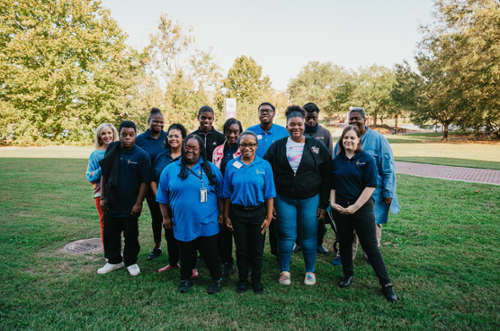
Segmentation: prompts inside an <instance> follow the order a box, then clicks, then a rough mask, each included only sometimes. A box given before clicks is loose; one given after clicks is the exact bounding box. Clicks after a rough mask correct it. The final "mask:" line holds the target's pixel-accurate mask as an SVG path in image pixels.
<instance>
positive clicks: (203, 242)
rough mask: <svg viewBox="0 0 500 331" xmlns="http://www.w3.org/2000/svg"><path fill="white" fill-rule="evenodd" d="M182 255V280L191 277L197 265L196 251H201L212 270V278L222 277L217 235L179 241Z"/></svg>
mask: <svg viewBox="0 0 500 331" xmlns="http://www.w3.org/2000/svg"><path fill="white" fill-rule="evenodd" d="M177 242H178V243H179V252H180V255H181V280H184V279H191V274H192V270H193V269H194V268H195V267H196V257H197V256H196V251H198V252H200V254H201V256H202V257H203V261H205V264H206V266H207V268H208V271H209V272H210V277H211V278H212V280H219V279H221V277H222V268H221V266H220V259H219V254H218V253H217V235H214V236H210V237H198V238H196V239H194V240H192V241H188V242H185V241H180V240H179V241H177Z"/></svg>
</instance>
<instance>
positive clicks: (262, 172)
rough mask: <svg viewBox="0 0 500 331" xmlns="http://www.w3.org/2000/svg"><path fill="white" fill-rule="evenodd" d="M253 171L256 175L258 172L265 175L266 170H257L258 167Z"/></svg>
mask: <svg viewBox="0 0 500 331" xmlns="http://www.w3.org/2000/svg"><path fill="white" fill-rule="evenodd" d="M255 173H256V174H257V175H258V174H262V175H265V174H266V172H265V171H259V169H257V170H255Z"/></svg>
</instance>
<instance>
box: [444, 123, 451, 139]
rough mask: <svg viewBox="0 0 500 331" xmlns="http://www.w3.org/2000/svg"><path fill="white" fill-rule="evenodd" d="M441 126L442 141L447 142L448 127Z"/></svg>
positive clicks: (446, 125) (445, 125)
mask: <svg viewBox="0 0 500 331" xmlns="http://www.w3.org/2000/svg"><path fill="white" fill-rule="evenodd" d="M442 124H443V141H448V126H449V124H445V123H442Z"/></svg>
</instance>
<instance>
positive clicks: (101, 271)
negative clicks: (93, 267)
mask: <svg viewBox="0 0 500 331" xmlns="http://www.w3.org/2000/svg"><path fill="white" fill-rule="evenodd" d="M124 266H125V265H124V264H123V262H120V263H117V264H111V263H106V264H105V265H104V267H102V268H101V269H98V270H97V273H98V274H100V275H103V274H107V273H108V272H111V271H113V270H116V269H120V268H123V267H124Z"/></svg>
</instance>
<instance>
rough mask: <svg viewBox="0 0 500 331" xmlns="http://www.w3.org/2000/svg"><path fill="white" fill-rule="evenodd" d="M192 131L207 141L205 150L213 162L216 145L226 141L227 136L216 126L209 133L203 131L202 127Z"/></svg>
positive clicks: (208, 158)
mask: <svg viewBox="0 0 500 331" xmlns="http://www.w3.org/2000/svg"><path fill="white" fill-rule="evenodd" d="M192 133H194V134H196V135H198V136H200V137H201V139H203V141H204V142H205V152H206V153H207V155H206V157H207V161H210V162H212V154H213V153H214V149H215V147H217V146H219V145H222V144H223V143H224V140H225V137H224V135H223V134H222V133H220V132H219V131H217V130H216V129H215V128H214V127H212V130H210V131H209V132H208V133H207V134H204V133H203V132H201V130H200V129H198V130H195V131H193V132H192Z"/></svg>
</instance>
